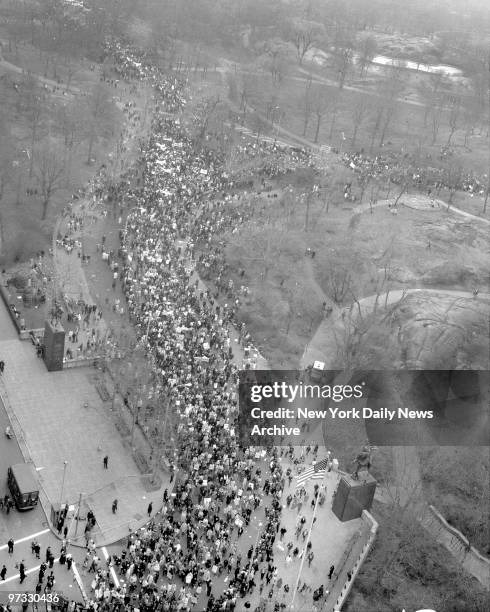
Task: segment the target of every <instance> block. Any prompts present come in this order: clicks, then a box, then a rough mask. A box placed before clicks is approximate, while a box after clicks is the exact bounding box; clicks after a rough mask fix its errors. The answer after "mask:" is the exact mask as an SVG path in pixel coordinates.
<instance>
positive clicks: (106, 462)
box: [103, 455, 109, 470]
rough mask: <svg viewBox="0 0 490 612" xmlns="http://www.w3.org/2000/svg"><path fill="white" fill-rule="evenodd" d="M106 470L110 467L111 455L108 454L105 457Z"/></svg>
mask: <svg viewBox="0 0 490 612" xmlns="http://www.w3.org/2000/svg"><path fill="white" fill-rule="evenodd" d="M103 465H104V470H107V469H108V467H109V456H108V455H106V456H105V457H104V459H103Z"/></svg>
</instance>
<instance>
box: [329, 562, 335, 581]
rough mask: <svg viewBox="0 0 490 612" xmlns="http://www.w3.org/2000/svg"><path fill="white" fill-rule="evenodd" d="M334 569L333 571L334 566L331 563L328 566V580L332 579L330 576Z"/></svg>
mask: <svg viewBox="0 0 490 612" xmlns="http://www.w3.org/2000/svg"><path fill="white" fill-rule="evenodd" d="M334 571H335V566H333V565H331V566H330V570H329V572H328V579H329V580H332V576H333V573H334Z"/></svg>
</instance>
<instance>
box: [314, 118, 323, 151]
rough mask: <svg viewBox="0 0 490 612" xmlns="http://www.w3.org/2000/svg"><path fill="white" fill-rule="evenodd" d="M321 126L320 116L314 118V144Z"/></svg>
mask: <svg viewBox="0 0 490 612" xmlns="http://www.w3.org/2000/svg"><path fill="white" fill-rule="evenodd" d="M321 124H322V117H321V115H317V116H316V128H315V144H316V143H317V142H318V135H319V133H320V126H321Z"/></svg>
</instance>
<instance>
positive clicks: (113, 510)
mask: <svg viewBox="0 0 490 612" xmlns="http://www.w3.org/2000/svg"><path fill="white" fill-rule="evenodd" d="M116 512H117V499H115V500H114V501H113V502H112V514H116Z"/></svg>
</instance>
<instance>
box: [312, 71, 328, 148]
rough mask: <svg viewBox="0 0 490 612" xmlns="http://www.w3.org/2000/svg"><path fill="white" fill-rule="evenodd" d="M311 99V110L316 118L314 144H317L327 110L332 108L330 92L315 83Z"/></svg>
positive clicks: (323, 86)
mask: <svg viewBox="0 0 490 612" xmlns="http://www.w3.org/2000/svg"><path fill="white" fill-rule="evenodd" d="M310 98H311V110H312V113H313V115H314V116H315V136H314V142H315V143H316V142H318V136H319V134H320V128H321V126H322V122H323V119H324V118H325V115H326V113H327V110H328V109H329V108H330V99H329V90H328V88H327V87H325V85H322V84H321V83H318V84H317V83H314V84H313V85H312V87H311V91H310Z"/></svg>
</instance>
